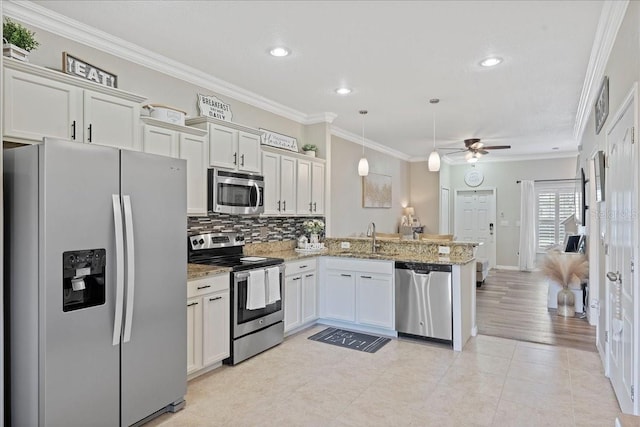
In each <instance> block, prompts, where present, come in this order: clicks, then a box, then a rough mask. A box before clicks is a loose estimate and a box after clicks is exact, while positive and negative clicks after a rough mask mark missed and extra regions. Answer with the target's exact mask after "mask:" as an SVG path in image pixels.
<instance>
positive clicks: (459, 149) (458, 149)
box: [438, 147, 467, 151]
mask: <svg viewBox="0 0 640 427" xmlns="http://www.w3.org/2000/svg"><path fill="white" fill-rule="evenodd" d="M438 150H454V151H467V150H466V149H465V148H460V147H439V148H438Z"/></svg>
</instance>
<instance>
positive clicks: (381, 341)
mask: <svg viewBox="0 0 640 427" xmlns="http://www.w3.org/2000/svg"><path fill="white" fill-rule="evenodd" d="M309 339H310V340H313V341H319V342H324V343H327V344H333V345H337V346H338V347H346V348H351V349H353V350H359V351H364V352H366V353H375V352H376V351H378V350H380V349H381V348H382V347H383V346H384V345H385V344H386V343H388V342H389V341H391V339H390V338H382V337H377V336H375V335H367V334H362V333H360V332H352V331H347V330H344V329H337V328H327V329H325V330H324V331H320V332H318V333H317V334H315V335H311V336H310V337H309Z"/></svg>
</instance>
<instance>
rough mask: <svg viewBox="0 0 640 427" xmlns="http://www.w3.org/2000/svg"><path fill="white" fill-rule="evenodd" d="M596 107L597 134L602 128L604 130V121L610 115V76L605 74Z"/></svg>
mask: <svg viewBox="0 0 640 427" xmlns="http://www.w3.org/2000/svg"><path fill="white" fill-rule="evenodd" d="M595 108H596V113H595V114H596V117H595V119H596V135H598V134H599V133H600V130H602V126H603V125H604V122H605V121H607V116H608V115H609V77H607V76H604V79H603V80H602V85H601V86H600V92H598V99H597V100H596V107H595Z"/></svg>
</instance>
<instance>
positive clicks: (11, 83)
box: [2, 68, 83, 142]
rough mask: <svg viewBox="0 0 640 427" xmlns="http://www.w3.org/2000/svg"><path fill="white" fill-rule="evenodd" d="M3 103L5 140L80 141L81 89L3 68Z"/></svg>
mask: <svg viewBox="0 0 640 427" xmlns="http://www.w3.org/2000/svg"><path fill="white" fill-rule="evenodd" d="M2 100H3V108H2V110H3V112H4V114H3V116H4V117H3V119H4V128H3V135H4V137H5V139H6V140H9V139H17V140H22V141H24V142H28V141H34V142H40V141H42V138H43V137H45V136H48V137H52V138H60V139H69V140H75V141H82V128H83V126H82V90H81V89H78V88H76V87H73V86H70V85H67V84H64V83H59V82H56V81H53V80H50V79H46V78H42V77H38V76H33V75H30V74H26V73H22V72H20V71H16V70H10V69H6V68H5V70H4V90H3V95H2Z"/></svg>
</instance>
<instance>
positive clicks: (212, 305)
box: [202, 291, 230, 366]
mask: <svg viewBox="0 0 640 427" xmlns="http://www.w3.org/2000/svg"><path fill="white" fill-rule="evenodd" d="M202 301H203V304H204V312H203V326H202V330H203V335H204V340H203V345H202V348H203V355H202V359H203V361H202V364H203V366H209V365H211V364H213V363H217V362H220V361H221V360H222V359H226V358H227V357H229V345H230V343H229V322H230V317H229V313H230V305H229V304H230V302H229V291H223V292H216V293H215V294H209V295H205V296H203V297H202Z"/></svg>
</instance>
